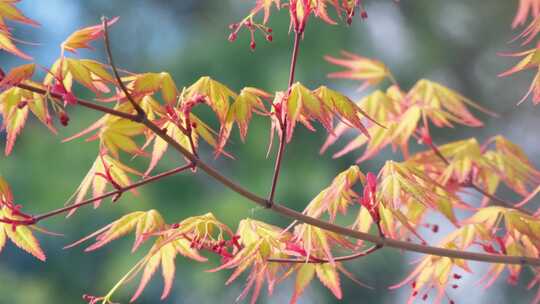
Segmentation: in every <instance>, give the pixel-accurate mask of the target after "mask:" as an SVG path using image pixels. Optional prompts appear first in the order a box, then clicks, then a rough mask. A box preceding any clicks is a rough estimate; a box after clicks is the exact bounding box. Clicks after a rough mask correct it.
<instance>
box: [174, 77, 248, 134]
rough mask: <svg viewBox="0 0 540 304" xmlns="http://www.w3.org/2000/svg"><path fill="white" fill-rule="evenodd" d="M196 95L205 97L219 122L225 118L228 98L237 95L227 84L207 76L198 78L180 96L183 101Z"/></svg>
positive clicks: (222, 122) (222, 121) (227, 110)
mask: <svg viewBox="0 0 540 304" xmlns="http://www.w3.org/2000/svg"><path fill="white" fill-rule="evenodd" d="M196 95H202V96H205V97H206V98H207V101H208V103H209V106H210V107H211V108H212V110H213V111H214V112H215V113H216V115H217V117H218V119H219V121H220V122H221V124H224V123H225V121H226V119H227V113H228V112H229V103H230V100H231V99H234V98H236V96H237V95H236V93H235V92H233V91H232V90H231V89H229V88H228V87H227V86H225V85H224V84H222V83H220V82H218V81H216V80H214V79H212V78H210V77H208V76H204V77H201V78H199V80H197V81H196V82H195V83H194V84H192V85H191V86H190V87H189V88H187V89H186V91H185V92H184V95H183V96H182V97H183V100H184V101H188V100H191V99H192V98H193V97H195V96H196Z"/></svg>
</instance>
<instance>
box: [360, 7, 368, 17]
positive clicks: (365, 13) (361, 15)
mask: <svg viewBox="0 0 540 304" xmlns="http://www.w3.org/2000/svg"><path fill="white" fill-rule="evenodd" d="M360 17H361V18H362V19H367V17H368V15H367V12H366V10H364V9H363V10H362V11H361V12H360Z"/></svg>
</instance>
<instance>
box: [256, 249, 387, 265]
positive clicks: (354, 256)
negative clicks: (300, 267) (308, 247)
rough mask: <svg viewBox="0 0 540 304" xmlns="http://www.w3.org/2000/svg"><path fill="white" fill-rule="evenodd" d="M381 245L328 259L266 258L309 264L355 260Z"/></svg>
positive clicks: (372, 251)
mask: <svg viewBox="0 0 540 304" xmlns="http://www.w3.org/2000/svg"><path fill="white" fill-rule="evenodd" d="M381 248H382V247H381V246H378V245H375V246H372V247H370V248H368V249H366V250H364V251H360V252H356V253H353V254H349V255H344V256H340V257H336V258H334V259H332V260H329V259H319V258H315V257H310V258H309V259H287V258H283V259H280V258H271V259H268V260H267V261H268V262H275V263H310V264H325V263H332V262H345V261H350V260H355V259H358V258H361V257H365V256H367V255H369V254H371V253H374V252H375V251H377V250H379V249H381Z"/></svg>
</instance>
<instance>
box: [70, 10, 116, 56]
mask: <svg viewBox="0 0 540 304" xmlns="http://www.w3.org/2000/svg"><path fill="white" fill-rule="evenodd" d="M117 20H118V17H115V18H112V19H111V20H109V21H107V26H111V25H113V24H114V23H115V22H116V21H117ZM103 31H104V29H103V26H102V25H101V24H99V25H94V26H89V27H85V28H82V29H80V30H77V31H75V32H73V33H72V34H71V35H70V36H69V37H68V38H67V39H66V40H65V41H64V42H62V44H61V48H62V50H67V51H70V52H73V53H76V52H77V49H92V47H91V46H90V42H92V41H94V40H96V39H100V38H101V37H103Z"/></svg>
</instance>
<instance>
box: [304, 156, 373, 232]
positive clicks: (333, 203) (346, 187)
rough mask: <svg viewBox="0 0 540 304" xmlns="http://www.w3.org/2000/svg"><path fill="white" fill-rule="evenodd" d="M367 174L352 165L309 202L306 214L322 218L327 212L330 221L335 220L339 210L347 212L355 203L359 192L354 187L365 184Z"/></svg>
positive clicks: (343, 212)
mask: <svg viewBox="0 0 540 304" xmlns="http://www.w3.org/2000/svg"><path fill="white" fill-rule="evenodd" d="M365 180H366V177H365V175H364V174H363V173H362V172H361V171H360V168H358V166H351V167H350V168H349V169H347V170H345V171H343V172H341V173H340V174H338V175H337V176H336V177H335V178H334V180H333V181H332V183H331V184H330V186H328V187H327V188H325V189H324V190H322V191H321V192H320V193H319V194H318V195H317V196H315V198H313V199H312V200H311V202H309V204H308V205H307V207H306V208H305V209H304V214H306V215H309V216H310V217H315V218H320V217H321V216H322V215H323V213H325V212H327V213H328V214H329V216H330V221H331V222H333V221H334V220H335V218H336V215H337V213H338V212H341V213H342V214H345V212H346V211H347V209H348V207H349V206H350V205H351V204H353V202H354V200H355V199H356V198H357V197H358V194H357V193H356V192H355V191H354V190H353V187H354V186H355V185H356V184H358V183H359V182H360V183H361V184H364V183H365Z"/></svg>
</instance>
